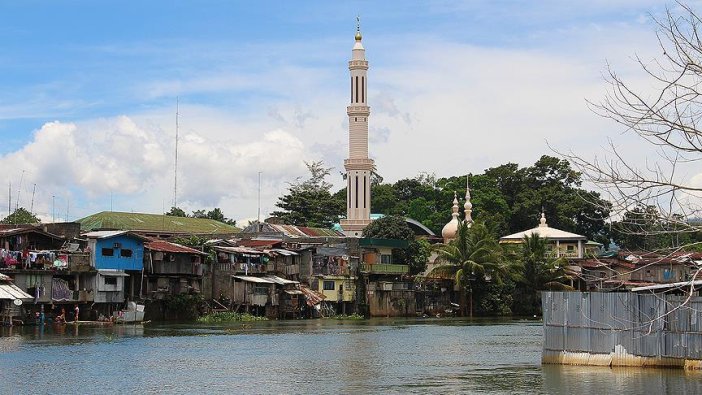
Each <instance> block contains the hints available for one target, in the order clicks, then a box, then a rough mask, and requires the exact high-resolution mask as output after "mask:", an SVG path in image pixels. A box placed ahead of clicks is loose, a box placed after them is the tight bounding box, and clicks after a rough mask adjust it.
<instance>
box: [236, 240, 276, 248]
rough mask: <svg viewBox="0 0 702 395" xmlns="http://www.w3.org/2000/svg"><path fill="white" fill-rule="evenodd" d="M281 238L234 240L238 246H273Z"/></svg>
mask: <svg viewBox="0 0 702 395" xmlns="http://www.w3.org/2000/svg"><path fill="white" fill-rule="evenodd" d="M281 242H282V240H256V239H253V240H239V241H237V242H236V245H237V246H240V247H273V246H274V245H276V244H280V243H281Z"/></svg>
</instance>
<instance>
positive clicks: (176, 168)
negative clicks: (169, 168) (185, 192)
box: [173, 97, 179, 207]
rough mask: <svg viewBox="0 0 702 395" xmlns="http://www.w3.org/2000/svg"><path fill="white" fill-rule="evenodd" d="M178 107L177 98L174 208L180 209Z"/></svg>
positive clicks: (177, 101)
mask: <svg viewBox="0 0 702 395" xmlns="http://www.w3.org/2000/svg"><path fill="white" fill-rule="evenodd" d="M178 107H179V100H178V97H176V114H175V122H176V124H175V127H176V128H175V132H176V133H175V134H176V135H175V166H174V168H173V207H178Z"/></svg>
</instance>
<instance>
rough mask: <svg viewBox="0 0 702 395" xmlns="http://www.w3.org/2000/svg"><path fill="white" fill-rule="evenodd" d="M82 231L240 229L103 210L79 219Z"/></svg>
mask: <svg viewBox="0 0 702 395" xmlns="http://www.w3.org/2000/svg"><path fill="white" fill-rule="evenodd" d="M77 222H79V223H80V229H81V231H90V230H97V229H116V230H135V231H136V230H141V231H152V232H174V233H215V234H222V233H238V232H240V229H239V228H237V227H236V226H232V225H228V224H225V223H222V222H219V221H215V220H213V219H207V218H187V217H173V216H169V215H160V214H145V213H122V212H116V211H103V212H100V213H97V214H93V215H89V216H87V217H85V218H81V219H79V220H78V221H77Z"/></svg>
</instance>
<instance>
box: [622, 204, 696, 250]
mask: <svg viewBox="0 0 702 395" xmlns="http://www.w3.org/2000/svg"><path fill="white" fill-rule="evenodd" d="M612 238H613V239H614V241H615V242H616V243H617V244H619V246H620V247H622V248H625V249H628V250H632V251H657V250H664V249H670V248H674V249H677V248H680V247H681V246H692V245H694V244H696V243H698V242H699V240H701V238H700V234H699V233H698V232H691V231H690V222H689V221H687V220H686V219H685V218H684V217H683V216H681V215H670V216H665V215H663V214H662V213H660V212H659V210H658V208H657V207H656V206H652V205H647V206H645V205H639V206H637V207H634V208H633V209H631V210H628V211H626V212H625V213H624V215H623V216H622V218H621V219H620V220H619V221H616V222H614V223H613V224H612Z"/></svg>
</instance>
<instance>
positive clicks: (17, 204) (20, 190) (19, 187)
mask: <svg viewBox="0 0 702 395" xmlns="http://www.w3.org/2000/svg"><path fill="white" fill-rule="evenodd" d="M22 181H24V170H22V176H21V177H20V183H19V186H18V187H17V201H16V202H15V211H17V210H18V209H19V202H20V193H21V192H22Z"/></svg>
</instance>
